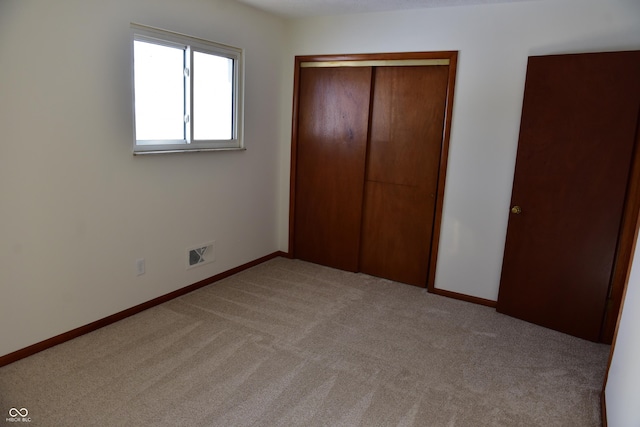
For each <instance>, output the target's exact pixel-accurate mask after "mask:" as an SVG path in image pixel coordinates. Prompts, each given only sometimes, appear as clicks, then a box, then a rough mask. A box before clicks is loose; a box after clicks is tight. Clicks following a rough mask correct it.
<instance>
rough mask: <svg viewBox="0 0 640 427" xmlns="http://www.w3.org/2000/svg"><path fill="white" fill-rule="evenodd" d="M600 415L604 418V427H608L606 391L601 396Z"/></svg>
mask: <svg viewBox="0 0 640 427" xmlns="http://www.w3.org/2000/svg"><path fill="white" fill-rule="evenodd" d="M600 415H601V416H602V427H607V399H606V397H605V395H604V390H602V393H601V394H600Z"/></svg>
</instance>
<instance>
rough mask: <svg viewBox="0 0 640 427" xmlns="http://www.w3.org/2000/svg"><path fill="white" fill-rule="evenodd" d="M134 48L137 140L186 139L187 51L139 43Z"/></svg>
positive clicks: (136, 42)
mask: <svg viewBox="0 0 640 427" xmlns="http://www.w3.org/2000/svg"><path fill="white" fill-rule="evenodd" d="M133 47H134V76H135V77H134V79H135V82H134V87H135V104H136V105H135V110H136V111H135V112H136V139H137V140H176V139H177V140H183V139H185V135H184V52H185V51H184V49H178V48H174V47H168V46H161V45H157V44H153V43H146V42H142V41H138V40H136V41H135V42H134V44H133Z"/></svg>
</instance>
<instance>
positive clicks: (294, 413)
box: [0, 258, 609, 427]
mask: <svg viewBox="0 0 640 427" xmlns="http://www.w3.org/2000/svg"><path fill="white" fill-rule="evenodd" d="M608 352H609V347H608V346H606V345H601V344H594V343H591V342H587V341H583V340H581V339H578V338H574V337H570V336H567V335H564V334H561V333H558V332H554V331H551V330H548V329H544V328H541V327H538V326H534V325H531V324H528V323H525V322H522V321H519V320H516V319H513V318H509V317H506V316H503V315H501V314H498V313H496V312H495V310H493V309H491V308H487V307H483V306H478V305H474V304H469V303H465V302H461V301H457V300H452V299H448V298H444V297H439V296H435V295H432V294H428V293H426V292H425V291H424V290H423V289H419V288H415V287H411V286H408V285H401V284H398V283H394V282H390V281H387V280H383V279H378V278H374V277H371V276H367V275H363V274H353V273H347V272H342V271H337V270H333V269H330V268H326V267H321V266H317V265H314V264H309V263H305V262H302V261H297V260H289V259H284V258H277V259H274V260H271V261H269V262H267V263H264V264H262V265H259V266H257V267H254V268H253V269H250V270H247V271H245V272H243V273H240V274H238V275H235V276H233V277H230V278H228V279H225V280H223V281H221V282H218V283H216V284H214V285H211V286H208V287H206V288H203V289H201V290H199V291H196V292H193V293H191V294H188V295H185V296H183V297H181V298H179V299H176V300H173V301H170V302H168V303H166V304H164V305H161V306H158V307H155V308H153V309H150V310H147V311H145V312H143V313H140V314H138V315H136V316H133V317H130V318H128V319H125V320H123V321H121V322H119V323H116V324H113V325H111V326H108V327H106V328H103V329H101V330H98V331H96V332H93V333H91V334H88V335H85V336H83V337H80V338H77V339H75V340H73V341H70V342H67V343H65V344H62V345H59V346H57V347H54V348H52V349H49V350H46V351H44V352H41V353H39V354H36V355H34V356H31V357H29V358H27V359H23V360H21V361H18V362H16V363H13V364H11V365H8V366H5V367H3V368H0V411H2V412H3V414H2V415H1V416H0V425H13V426H17V425H27V424H24V423H10V422H7V421H6V418H8V417H9V415H8V410H9V409H10V408H13V407H15V408H17V409H21V408H27V409H28V411H29V417H30V418H31V423H30V424H29V425H30V426H55V427H58V426H119V425H126V426H358V425H360V426H545V427H548V426H580V427H586V426H597V425H599V424H600V410H599V392H600V389H601V385H602V379H603V375H604V371H605V367H606V362H607V357H608ZM2 423H4V424H2Z"/></svg>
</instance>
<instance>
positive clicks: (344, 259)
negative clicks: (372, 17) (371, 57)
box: [294, 67, 371, 271]
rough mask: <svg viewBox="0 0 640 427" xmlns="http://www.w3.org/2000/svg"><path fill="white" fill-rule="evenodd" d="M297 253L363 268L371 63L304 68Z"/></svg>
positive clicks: (345, 267) (300, 101)
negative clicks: (361, 249) (361, 251)
mask: <svg viewBox="0 0 640 427" xmlns="http://www.w3.org/2000/svg"><path fill="white" fill-rule="evenodd" d="M299 79H300V80H299V88H298V93H299V97H298V112H299V113H298V127H297V137H298V143H297V161H296V170H297V173H296V183H295V209H296V213H295V223H294V248H295V256H296V257H297V258H300V259H304V260H307V261H311V262H315V263H319V264H323V265H327V266H331V267H335V268H340V269H343V270H349V271H357V270H358V254H359V245H360V224H361V220H362V198H363V195H362V189H363V186H364V173H365V159H366V149H367V127H368V122H369V100H370V93H371V68H370V67H344V68H332V67H328V68H327V67H321V68H301V69H300V77H299Z"/></svg>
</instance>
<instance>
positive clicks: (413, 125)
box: [360, 66, 449, 286]
mask: <svg viewBox="0 0 640 427" xmlns="http://www.w3.org/2000/svg"><path fill="white" fill-rule="evenodd" d="M448 75H449V70H448V67H447V66H416V67H379V68H376V70H375V86H374V93H373V98H372V99H373V102H372V113H371V128H370V142H369V157H368V162H367V173H366V181H365V200H364V211H363V222H362V247H361V258H360V269H361V271H362V272H364V273H368V274H371V275H374V276H380V277H385V278H388V279H392V280H396V281H398V282H404V283H409V284H412V285H416V286H425V285H426V283H427V273H428V270H429V251H430V249H431V235H432V230H433V220H434V216H435V201H436V191H437V186H438V168H439V165H440V151H441V147H442V130H443V126H444V114H445V102H446V95H447V83H448Z"/></svg>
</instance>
